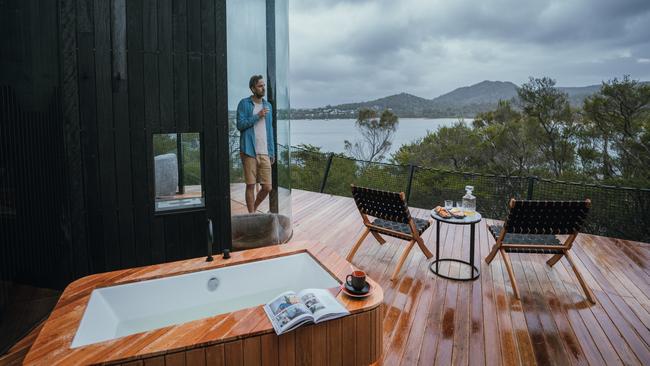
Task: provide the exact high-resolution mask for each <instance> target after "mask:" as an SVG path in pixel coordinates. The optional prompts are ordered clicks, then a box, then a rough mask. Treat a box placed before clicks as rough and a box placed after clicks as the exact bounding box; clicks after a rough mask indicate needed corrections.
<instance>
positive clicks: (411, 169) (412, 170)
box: [406, 164, 415, 203]
mask: <svg viewBox="0 0 650 366" xmlns="http://www.w3.org/2000/svg"><path fill="white" fill-rule="evenodd" d="M413 174H415V165H412V164H409V181H408V183H407V184H406V202H407V203H408V202H409V201H410V199H411V184H412V183H413Z"/></svg>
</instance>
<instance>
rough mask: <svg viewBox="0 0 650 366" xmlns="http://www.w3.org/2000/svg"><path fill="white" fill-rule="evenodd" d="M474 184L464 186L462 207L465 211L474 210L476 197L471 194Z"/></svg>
mask: <svg viewBox="0 0 650 366" xmlns="http://www.w3.org/2000/svg"><path fill="white" fill-rule="evenodd" d="M473 191H474V186H465V195H464V196H463V208H464V209H465V210H466V211H472V212H474V211H476V197H474V195H472V192H473Z"/></svg>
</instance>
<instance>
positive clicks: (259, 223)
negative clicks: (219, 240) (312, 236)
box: [232, 213, 293, 250]
mask: <svg viewBox="0 0 650 366" xmlns="http://www.w3.org/2000/svg"><path fill="white" fill-rule="evenodd" d="M292 234H293V230H292V227H291V219H289V217H287V216H285V215H280V214H276V213H269V214H262V213H255V214H245V215H235V216H233V217H232V247H233V249H235V250H242V249H251V248H259V247H264V246H269V245H276V244H282V243H286V242H287V241H288V240H289V239H290V238H291V235H292Z"/></svg>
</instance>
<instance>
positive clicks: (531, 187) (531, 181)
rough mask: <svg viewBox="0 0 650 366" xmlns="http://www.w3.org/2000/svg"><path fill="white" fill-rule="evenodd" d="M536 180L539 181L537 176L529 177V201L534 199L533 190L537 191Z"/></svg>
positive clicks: (527, 197) (527, 194)
mask: <svg viewBox="0 0 650 366" xmlns="http://www.w3.org/2000/svg"><path fill="white" fill-rule="evenodd" d="M535 180H537V177H535V176H532V177H528V192H527V193H526V199H527V200H532V199H533V190H534V189H535Z"/></svg>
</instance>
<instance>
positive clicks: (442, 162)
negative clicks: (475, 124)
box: [393, 121, 481, 171]
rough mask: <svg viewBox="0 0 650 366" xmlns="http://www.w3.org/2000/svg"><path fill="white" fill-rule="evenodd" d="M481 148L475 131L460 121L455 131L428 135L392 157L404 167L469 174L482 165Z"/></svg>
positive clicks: (441, 130)
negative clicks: (414, 166)
mask: <svg viewBox="0 0 650 366" xmlns="http://www.w3.org/2000/svg"><path fill="white" fill-rule="evenodd" d="M479 144H480V139H479V136H478V134H477V133H476V131H474V130H472V129H471V128H470V127H467V125H466V124H465V123H463V122H460V121H459V122H457V123H456V124H454V125H453V126H452V127H441V128H440V129H438V131H436V132H429V133H428V134H427V135H426V136H425V137H424V138H423V139H420V140H418V141H416V142H414V143H412V144H409V145H402V146H401V147H400V149H399V150H398V151H397V152H396V153H395V154H393V161H395V162H396V163H398V164H404V165H406V164H411V165H419V166H425V167H431V168H451V169H454V170H465V171H469V170H474V169H475V168H476V167H478V166H480V165H481V164H480V159H481V152H480V151H479V149H478V147H479Z"/></svg>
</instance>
